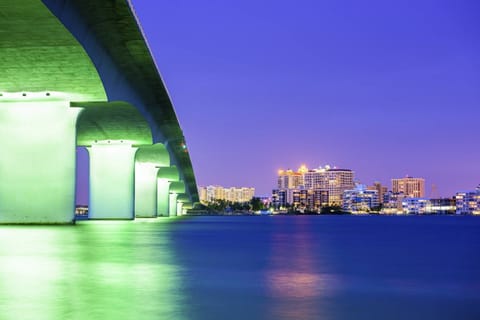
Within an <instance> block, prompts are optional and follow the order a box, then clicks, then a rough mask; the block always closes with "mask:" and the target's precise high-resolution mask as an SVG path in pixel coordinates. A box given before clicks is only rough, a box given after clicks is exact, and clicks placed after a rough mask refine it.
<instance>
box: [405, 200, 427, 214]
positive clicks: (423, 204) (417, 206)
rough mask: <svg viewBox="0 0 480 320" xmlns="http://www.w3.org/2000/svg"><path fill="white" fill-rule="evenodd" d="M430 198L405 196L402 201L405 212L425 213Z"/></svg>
mask: <svg viewBox="0 0 480 320" xmlns="http://www.w3.org/2000/svg"><path fill="white" fill-rule="evenodd" d="M428 205H429V200H428V199H425V198H404V199H403V201H402V207H403V212H404V213H408V214H425V213H428V212H427V207H428Z"/></svg>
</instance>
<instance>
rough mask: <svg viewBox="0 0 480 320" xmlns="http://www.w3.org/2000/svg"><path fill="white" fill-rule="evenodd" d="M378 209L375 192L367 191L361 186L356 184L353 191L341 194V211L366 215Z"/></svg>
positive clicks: (376, 193)
mask: <svg viewBox="0 0 480 320" xmlns="http://www.w3.org/2000/svg"><path fill="white" fill-rule="evenodd" d="M375 207H378V192H377V190H368V189H367V187H366V186H365V185H363V184H357V185H356V186H355V189H352V190H345V192H344V193H343V204H342V209H344V210H346V211H349V212H352V213H367V212H370V210H371V209H372V208H375Z"/></svg>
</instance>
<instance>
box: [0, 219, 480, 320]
mask: <svg viewBox="0 0 480 320" xmlns="http://www.w3.org/2000/svg"><path fill="white" fill-rule="evenodd" d="M10 319H12V320H13V319H15V320H17V319H36V320H37V319H175V320H181V319H205V320H207V319H208V320H211V319H369V320H370V319H480V219H479V218H476V217H447V216H433V217H421V216H414V217H376V216H366V217H353V216H338V217H334V216H276V217H192V218H177V219H158V220H156V221H155V222H151V220H143V221H139V222H137V221H136V222H101V223H100V222H93V223H92V222H86V223H82V224H79V225H77V226H68V227H59V226H55V227H53V226H52V227H31V226H28V227H27V226H2V227H0V320H10Z"/></svg>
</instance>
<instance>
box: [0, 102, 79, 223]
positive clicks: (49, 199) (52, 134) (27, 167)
mask: <svg viewBox="0 0 480 320" xmlns="http://www.w3.org/2000/svg"><path fill="white" fill-rule="evenodd" d="M10 95H12V97H10V98H8V97H6V96H5V95H4V94H3V95H2V96H1V97H0V150H1V155H0V223H20V224H23V223H24V224H27V223H39V224H56V223H59V224H61V223H72V222H73V219H74V210H75V123H76V120H77V116H78V114H79V112H80V110H78V109H71V108H70V107H69V103H68V102H66V101H59V100H55V99H54V98H52V97H47V95H46V94H45V93H44V96H43V98H39V97H37V98H31V97H30V95H32V94H30V93H25V94H22V93H18V94H10ZM16 95H18V96H19V97H16ZM36 95H39V94H38V93H37V94H36ZM49 95H50V94H49ZM13 96H15V97H13ZM7 99H8V100H7Z"/></svg>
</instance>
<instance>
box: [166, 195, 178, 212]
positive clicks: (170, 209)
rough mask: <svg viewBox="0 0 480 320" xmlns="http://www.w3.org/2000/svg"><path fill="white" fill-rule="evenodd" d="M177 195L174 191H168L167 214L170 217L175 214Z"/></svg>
mask: <svg viewBox="0 0 480 320" xmlns="http://www.w3.org/2000/svg"><path fill="white" fill-rule="evenodd" d="M177 196H178V195H177V194H176V193H170V196H169V202H168V215H169V216H170V217H175V216H176V215H177Z"/></svg>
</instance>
